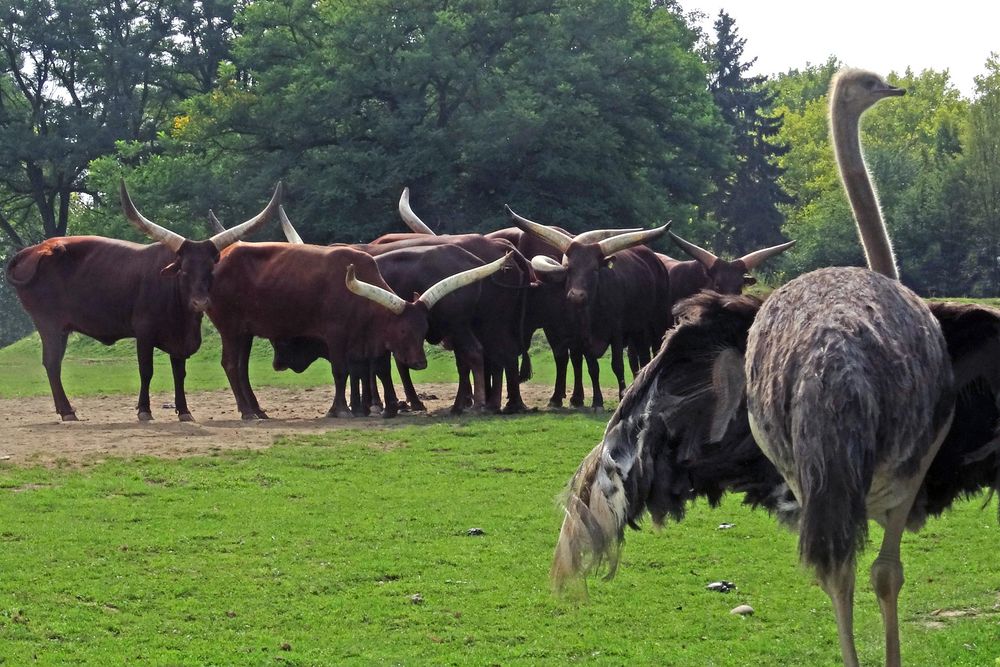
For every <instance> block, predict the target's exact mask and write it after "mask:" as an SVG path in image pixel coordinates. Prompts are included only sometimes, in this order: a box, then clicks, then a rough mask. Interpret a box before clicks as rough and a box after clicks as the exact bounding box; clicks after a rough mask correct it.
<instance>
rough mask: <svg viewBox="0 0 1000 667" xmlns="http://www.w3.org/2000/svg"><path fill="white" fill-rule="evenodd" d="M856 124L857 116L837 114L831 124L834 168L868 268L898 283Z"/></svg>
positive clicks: (886, 234) (858, 117) (887, 237)
mask: <svg viewBox="0 0 1000 667" xmlns="http://www.w3.org/2000/svg"><path fill="white" fill-rule="evenodd" d="M859 121H860V116H855V115H848V116H847V117H846V118H844V117H840V115H839V114H837V117H835V119H834V121H833V123H832V128H833V146H834V151H835V153H836V157H837V166H838V168H839V169H840V177H841V179H842V180H843V182H844V190H846V192H847V199H848V200H849V201H850V202H851V209H852V210H853V211H854V220H855V222H856V223H857V225H858V233H859V234H860V235H861V245H862V246H863V247H864V250H865V257H866V258H867V260H868V268H869V269H871V270H872V271H876V272H878V273H881V274H884V275H886V276H889V277H890V278H893V279H897V280H898V279H899V274H898V272H897V270H896V260H895V258H894V257H893V256H892V246H891V245H890V243H889V234H888V232H886V229H885V223H884V222H883V221H882V212H881V211H880V210H879V205H878V197H877V196H876V194H875V188H874V187H872V181H871V177H870V176H869V174H868V169H867V167H866V166H865V161H864V158H863V157H862V155H861V134H860V131H859V129H860V128H859Z"/></svg>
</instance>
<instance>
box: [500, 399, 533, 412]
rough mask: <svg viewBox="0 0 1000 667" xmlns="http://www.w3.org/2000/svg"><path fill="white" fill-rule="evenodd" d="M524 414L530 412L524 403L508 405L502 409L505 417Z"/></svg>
mask: <svg viewBox="0 0 1000 667" xmlns="http://www.w3.org/2000/svg"><path fill="white" fill-rule="evenodd" d="M524 412H530V410H528V406H527V405H525V404H524V403H520V402H519V403H508V404H507V405H506V406H505V407H504V409H503V414H505V415H518V414H521V413H524Z"/></svg>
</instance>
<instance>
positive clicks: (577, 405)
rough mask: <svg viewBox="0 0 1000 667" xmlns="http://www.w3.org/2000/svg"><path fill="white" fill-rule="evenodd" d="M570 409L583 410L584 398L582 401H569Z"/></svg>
mask: <svg viewBox="0 0 1000 667" xmlns="http://www.w3.org/2000/svg"><path fill="white" fill-rule="evenodd" d="M569 407H571V408H582V407H583V399H582V398H580V399H576V398H571V399H570V401H569Z"/></svg>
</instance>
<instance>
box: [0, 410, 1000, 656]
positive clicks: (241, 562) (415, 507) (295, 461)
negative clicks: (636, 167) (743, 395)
mask: <svg viewBox="0 0 1000 667" xmlns="http://www.w3.org/2000/svg"><path fill="white" fill-rule="evenodd" d="M603 427H604V423H603V419H600V418H594V417H588V416H585V415H580V414H570V415H544V414H543V415H531V416H527V417H520V418H504V419H477V420H465V421H457V422H438V423H435V424H433V425H431V426H428V427H423V428H417V427H412V426H409V427H401V428H396V429H388V430H379V431H362V430H346V431H338V432H336V433H330V434H326V435H323V436H318V437H299V438H295V439H294V440H288V441H284V442H281V443H279V444H278V445H276V446H275V447H273V448H271V449H270V450H265V451H259V452H249V451H244V452H227V453H220V454H218V455H215V456H211V457H201V458H190V459H185V460H157V459H139V460H135V461H111V462H107V463H102V464H99V465H95V466H91V467H85V468H82V469H70V468H65V469H40V468H12V467H6V468H0V498H2V500H3V508H2V509H3V511H2V513H0V542H2V544H3V548H2V549H0V571H2V572H3V576H2V578H0V657H2V658H3V660H4V662H5V664H15V665H20V664H28V663H37V664H94V665H97V664H125V663H129V664H133V663H139V664H155V665H175V664H183V665H232V664H247V665H263V664H292V665H331V664H363V665H368V664H404V665H411V664H434V665H441V664H477V665H481V664H503V665H511V664H548V665H565V664H574V663H586V664H600V665H621V664H650V665H653V664H655V665H692V666H695V665H696V666H704V665H732V666H736V665H741V666H742V665H763V664H767V665H833V664H837V663H838V661H839V652H838V648H837V641H836V628H835V623H834V620H833V614H832V611H831V609H830V604H829V602H828V600H827V598H826V596H825V595H824V594H823V593H822V592H821V591H820V590H819V589H818V588H817V587H816V586H815V585H814V584H812V583H811V577H810V576H809V575H808V574H807V573H806V572H805V571H803V570H802V568H800V567H799V566H798V565H797V564H796V558H795V553H796V549H795V539H794V536H793V535H791V534H790V533H788V532H786V531H784V530H783V529H780V528H778V527H777V525H776V524H775V522H774V521H773V520H771V519H770V518H769V517H768V516H766V515H765V514H764V513H761V512H756V513H754V512H750V511H749V510H747V509H745V508H743V507H742V506H740V505H739V504H738V502H737V501H736V499H735V498H730V499H728V500H727V501H726V502H725V503H724V505H723V507H722V508H720V509H716V510H710V509H708V508H707V507H705V506H704V504H700V505H696V506H695V507H694V508H693V509H692V511H691V512H690V514H689V516H688V518H687V519H686V520H685V521H684V522H682V523H680V524H672V525H669V526H667V527H666V529H665V530H663V531H660V532H659V533H657V532H655V531H652V530H648V529H647V530H644V531H642V532H639V533H635V532H631V531H630V532H629V535H628V543H627V547H626V550H625V555H624V561H623V563H622V567H621V570H620V572H619V574H618V576H617V578H616V579H615V580H614V581H611V582H603V581H592V582H591V584H590V599H589V601H587V602H579V601H573V600H564V599H558V598H556V597H554V596H552V595H551V594H550V591H549V587H548V583H547V570H548V565H549V558H550V555H551V551H552V548H553V545H554V542H555V539H556V535H557V532H558V526H559V522H560V514H559V512H558V510H557V508H556V506H555V504H554V502H553V499H554V497H555V496H556V494H557V493H558V492H559V491H560V490H561V489H562V488H563V485H564V483H565V481H566V479H567V478H568V477H569V475H570V474H571V472H572V471H573V470H574V469H575V466H576V465H577V464H578V462H579V461H580V459H581V458H582V457H583V456H584V454H585V453H586V452H587V451H588V450H589V449H590V447H591V446H592V445H593V443H594V442H595V441H596V440H597V439H599V437H600V434H601V432H602V430H603ZM995 505H996V503H995V501H994V502H993V503H992V504H991V507H990V509H987V510H980V509H979V507H978V505H977V504H975V503H965V504H962V505H961V506H959V507H958V509H957V510H956V511H954V512H952V513H950V514H949V515H948V516H946V517H945V518H943V519H941V520H935V521H932V522H931V523H930V525H929V526H928V527H927V528H926V529H925V530H924V531H923V532H921V533H920V534H918V535H916V536H913V535H908V536H907V537H906V539H905V541H904V545H903V558H904V562H905V564H906V568H907V570H906V577H907V584H906V586H905V588H904V590H903V595H902V599H901V617H902V619H903V621H902V625H903V628H902V632H903V655H904V657H905V659H906V661H907V664H911V665H970V666H971V665H992V664H993V661H994V659H995V658H997V657H1000V642H998V637H1000V613H997V603H998V589H1000V578H998V574H997V570H996V557H995V554H996V548H997V543H998V538H1000V530H998V528H997V524H996V507H995ZM723 521H728V522H733V523H735V527H734V528H732V529H730V530H725V531H722V530H718V529H717V526H718V524H719V523H721V522H723ZM470 528H481V529H482V530H483V531H484V532H485V535H482V536H478V537H476V536H470V535H468V534H467V531H468V530H469V529H470ZM874 537H877V536H874V535H873V538H874ZM871 556H872V554H871V553H869V554H868V556H867V557H866V558H865V559H864V560H865V565H864V566H862V568H861V569H860V570H859V571H860V573H861V574H860V576H859V586H858V589H859V590H858V595H857V606H856V610H857V612H856V625H857V638H858V643H859V649H860V651H861V659H862V662H863V663H864V664H880V662H881V655H880V652H881V649H880V645H881V637H880V633H881V630H880V626H881V624H880V620H879V614H878V609H877V604H876V601H875V599H874V596H873V594H872V592H871V590H870V586H868V584H867V575H866V574H865V568H866V566H867V563H868V562H870V559H871ZM719 579H727V580H730V581H733V582H735V583H736V584H737V586H738V587H739V588H738V590H737V591H736V592H733V593H729V594H726V595H723V594H718V593H713V592H709V591H706V590H705V585H706V584H707V583H709V582H711V581H715V580H719ZM415 595H419V596H420V598H421V599H422V600H423V601H422V603H419V604H418V603H416V602H414V600H413V596H415ZM744 602H745V603H749V604H751V605H752V606H753V607H754V608H755V609H756V614H755V615H754V616H752V617H749V618H739V617H735V616H732V615H730V614H729V609H731V608H732V607H734V606H736V605H737V604H739V603H744ZM967 608H975V609H976V610H978V612H979V613H978V614H975V615H969V616H964V617H959V618H947V617H944V616H933V615H932V613H933V612H934V611H935V610H938V609H967ZM931 621H937V622H940V623H941V624H943V627H941V628H937V629H932V628H931V627H929V626H928V623H929V622H931ZM283 646H284V649H283V648H282V647H283Z"/></svg>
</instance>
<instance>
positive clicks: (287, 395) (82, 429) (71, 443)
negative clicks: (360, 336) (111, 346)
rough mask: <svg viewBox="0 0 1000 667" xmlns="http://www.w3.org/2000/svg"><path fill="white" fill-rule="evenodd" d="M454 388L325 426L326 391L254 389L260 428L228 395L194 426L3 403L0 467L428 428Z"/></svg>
mask: <svg viewBox="0 0 1000 667" xmlns="http://www.w3.org/2000/svg"><path fill="white" fill-rule="evenodd" d="M455 389H456V385H453V384H422V385H418V386H417V391H418V393H419V394H420V395H421V396H427V397H428V398H426V399H425V400H424V403H425V404H426V406H427V410H428V411H427V412H415V413H401V414H400V415H399V416H398V417H396V418H394V419H382V418H381V417H379V416H371V417H356V418H353V419H328V418H326V417H324V415H325V414H326V411H327V409H328V408H329V407H330V402H331V400H332V388H326V387H308V388H291V389H289V388H277V387H261V388H255V390H254V391H255V393H256V394H257V397H258V399H259V401H260V404H261V406H262V407H263V408H264V409H265V410H267V412H268V414H269V415H270V417H271V419H267V420H257V421H243V420H241V419H240V415H239V412H237V410H236V401H235V400H234V399H233V395H232V393H231V392H230V391H229V390H228V389H227V390H219V391H208V392H194V393H191V394H189V395H188V404H189V405H190V406H191V411H192V413H193V414H194V418H195V419H196V420H197V421H195V422H180V421H178V420H177V417H176V415H175V414H174V410H173V406H172V405H171V404H168V403H165V402H164V401H165V400H170V399H171V398H172V397H163V396H153V401H152V403H153V417H154V419H153V421H151V422H140V421H138V419H137V418H136V414H135V410H134V409H133V408H132V405H133V403H134V401H135V397H134V396H126V395H109V396H91V397H76V398H74V397H70V400H71V401H72V403H73V407H74V408H75V409H76V414H77V417H78V418H79V420H80V421H77V422H63V421H61V420H60V419H59V415H57V414H56V413H55V409H54V407H53V405H52V399H51V397H49V396H37V397H28V398H5V399H0V462H3V463H6V464H8V465H10V464H13V465H61V464H69V465H81V464H84V465H86V464H91V463H97V462H100V461H102V460H104V459H106V458H109V457H113V458H129V457H133V456H158V457H164V458H177V457H184V456H197V455H204V454H209V453H212V452H217V451H221V450H226V449H261V448H265V447H269V446H270V445H271V444H272V443H273V442H274V441H275V439H277V438H278V437H280V436H284V435H289V434H299V433H308V434H319V433H325V432H327V431H332V430H336V429H342V428H392V427H395V426H401V425H405V424H427V423H432V422H435V421H444V420H447V419H450V418H453V416H452V415H450V413H449V409H450V408H451V404H452V401H453V400H454V396H455ZM551 392H552V389H551V387H549V386H546V385H540V384H538V385H536V384H531V383H527V384H523V385H521V394H522V396H523V398H524V402H525V403H526V404H527V405H528V406H531V407H532V408H534V407H535V406H537V407H538V408H541V407H542V406H545V405H546V403H547V401H548V398H549V395H550V394H551ZM605 395H606V396H608V395H612V396H613V395H614V394H607V393H606V394H605ZM588 398H589V397H588ZM164 405H166V407H161V406H164ZM482 418H483V419H490V418H498V417H494V416H492V415H489V416H483V417H482ZM499 418H502V417H499Z"/></svg>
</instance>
